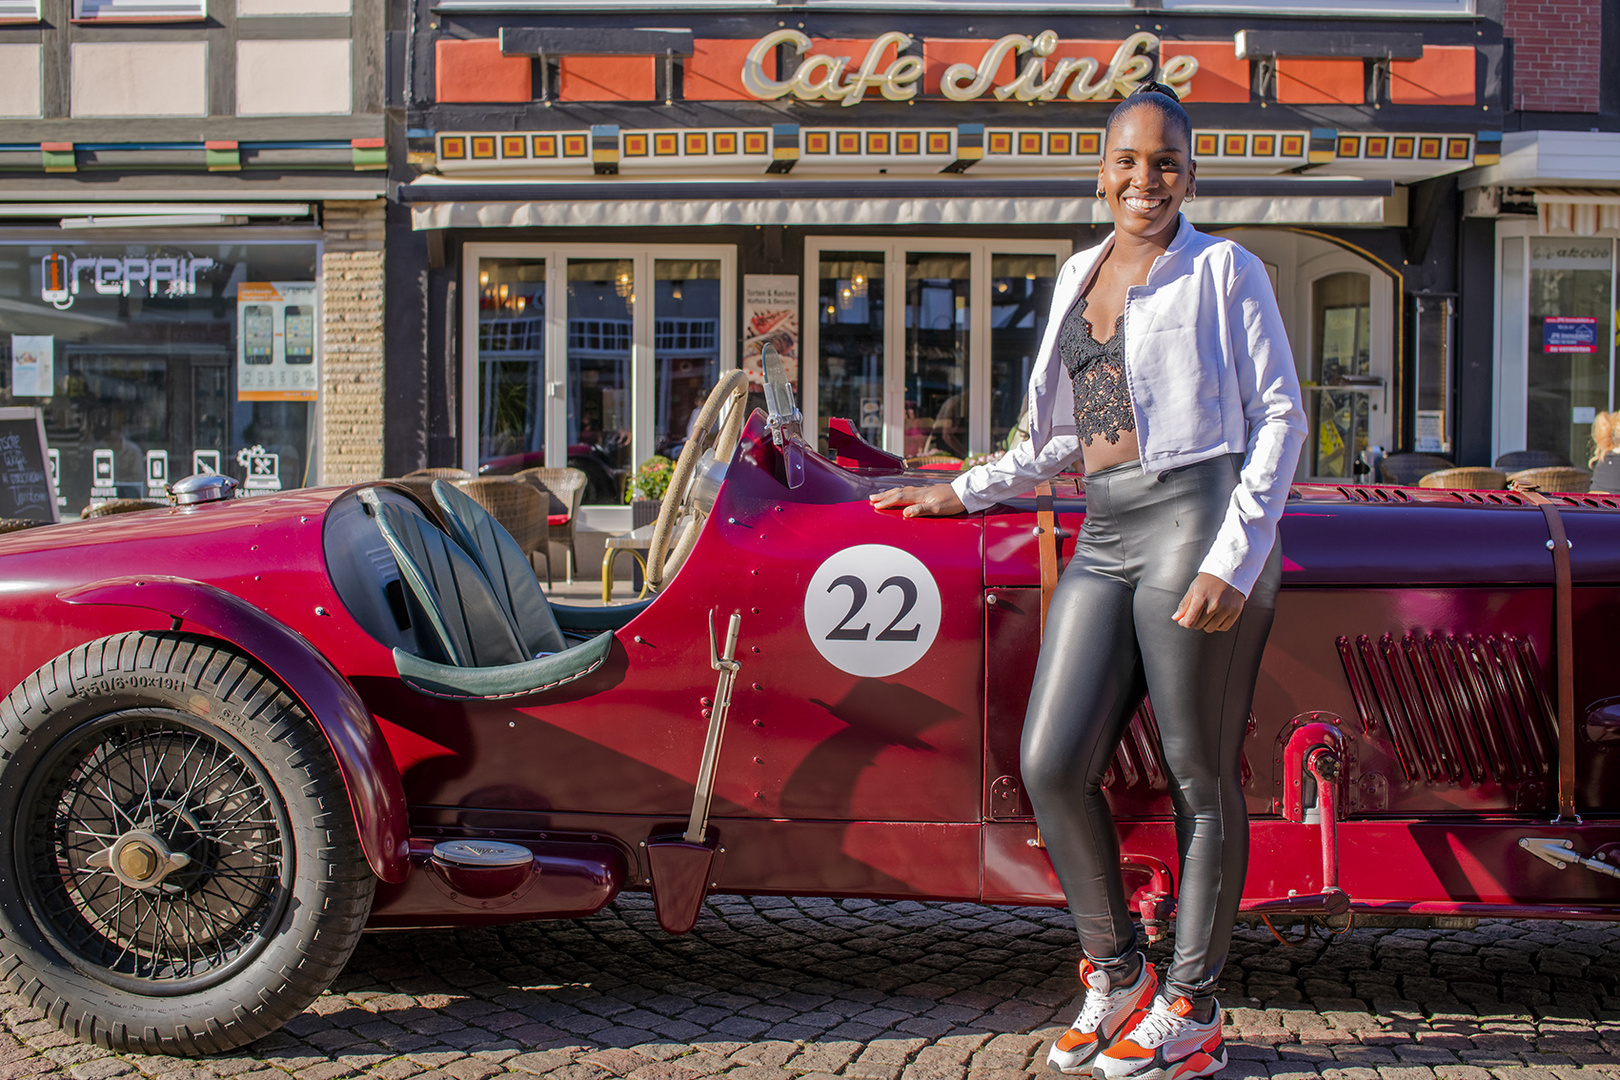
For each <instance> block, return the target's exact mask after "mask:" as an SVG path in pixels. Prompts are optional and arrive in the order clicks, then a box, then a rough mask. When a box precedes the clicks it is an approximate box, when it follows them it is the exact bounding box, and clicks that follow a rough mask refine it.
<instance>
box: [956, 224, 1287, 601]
mask: <svg viewBox="0 0 1620 1080" xmlns="http://www.w3.org/2000/svg"><path fill="white" fill-rule="evenodd" d="M1113 242H1114V238H1113V236H1112V235H1110V236H1109V237H1108V239H1107V240H1104V241H1103V242H1102V243H1101V244H1099V245H1097V246H1096V247H1092V248H1088V249H1086V250H1085V251H1082V252H1079V253H1078V254H1076V255H1074V256H1073V257H1072V258H1070V259H1069V261H1068V262H1066V263H1064V264H1063V269H1062V270H1061V271H1060V272H1059V273H1058V278H1057V282H1056V284H1055V286H1054V287H1053V290H1052V310H1051V315H1050V317H1049V318H1048V319H1047V323H1046V334H1045V337H1044V338H1043V339H1042V341H1041V349H1040V353H1039V354H1038V355H1037V357H1036V360H1035V366H1034V370H1033V371H1032V372H1031V373H1030V379H1029V401H1028V405H1029V439H1028V440H1027V441H1025V442H1023V443H1020V444H1019V445H1018V446H1017V447H1015V448H1013V449H1012V450H1011V451H1009V452H1008V453H1006V454H1005V455H1003V456H1002V457H1001V459H1000V460H998V461H995V462H992V463H991V464H988V465H980V466H978V467H976V468H973V469H970V470H968V471H967V472H965V473H963V474H962V475H961V476H960V477H958V478H957V479H956V480H955V481H954V482H953V483H952V485H951V486H952V487H953V488H954V489H955V491H956V494H957V496H958V497H959V498H960V499H961V500H962V503H963V505H964V506H966V507H967V508H968V510H969V511H977V510H982V509H984V508H985V507H987V506H991V505H993V504H994V503H996V502H998V501H999V500H1001V499H1003V498H1007V497H1009V496H1012V495H1018V494H1021V493H1023V492H1026V491H1028V490H1029V489H1030V488H1032V487H1033V486H1034V485H1035V484H1036V483H1038V482H1039V481H1041V480H1045V479H1048V478H1050V477H1052V476H1055V475H1056V474H1058V473H1059V472H1061V471H1063V468H1064V467H1065V466H1066V465H1068V464H1069V463H1070V462H1071V461H1073V460H1075V459H1076V458H1077V457H1079V455H1080V440H1079V439H1078V438H1077V437H1076V436H1075V429H1074V387H1073V384H1072V382H1071V381H1070V379H1069V374H1068V372H1067V370H1065V368H1064V366H1063V361H1062V360H1061V359H1060V358H1059V356H1058V349H1057V341H1058V333H1059V331H1060V330H1061V329H1062V326H1063V320H1064V318H1065V317H1066V316H1067V314H1068V311H1069V308H1070V307H1072V306H1073V304H1074V302H1075V300H1077V299H1078V298H1079V296H1080V294H1081V292H1082V291H1083V290H1084V289H1085V287H1086V285H1087V283H1088V282H1090V280H1091V277H1092V274H1093V273H1094V272H1095V270H1096V267H1097V265H1098V264H1099V263H1100V262H1101V261H1102V257H1103V255H1104V254H1105V253H1106V252H1107V251H1108V249H1109V246H1110V245H1111V244H1112V243H1113ZM1124 333H1125V381H1126V385H1127V386H1128V387H1129V389H1130V395H1131V410H1132V412H1133V413H1134V414H1135V416H1136V437H1137V441H1138V442H1139V443H1140V445H1141V454H1142V471H1143V472H1144V473H1145V474H1147V475H1149V476H1157V475H1158V474H1159V473H1161V472H1164V471H1166V470H1169V469H1174V468H1177V467H1178V466H1182V465H1191V464H1194V463H1195V462H1199V461H1204V460H1206V459H1208V458H1213V457H1218V456H1220V455H1222V454H1242V455H1243V471H1242V477H1241V480H1240V481H1239V484H1238V486H1237V488H1236V489H1234V490H1233V492H1232V500H1231V503H1230V504H1229V505H1228V507H1227V511H1226V517H1225V519H1224V520H1223V521H1222V523H1221V527H1220V530H1219V531H1218V532H1217V533H1216V537H1215V543H1214V545H1213V546H1212V547H1211V548H1210V550H1209V553H1208V554H1207V555H1206V556H1204V561H1203V563H1202V564H1201V565H1200V566H1199V570H1200V572H1204V573H1210V574H1214V575H1215V576H1216V577H1219V578H1221V579H1222V580H1223V581H1226V582H1228V583H1230V584H1231V585H1233V586H1234V587H1236V588H1237V589H1238V591H1240V592H1241V593H1243V595H1244V596H1248V595H1249V591H1250V590H1251V589H1252V588H1253V587H1254V583H1255V580H1256V578H1258V577H1259V575H1260V570H1261V568H1262V567H1263V566H1264V565H1265V562H1266V558H1267V557H1268V556H1269V555H1270V554H1271V548H1272V545H1273V543H1274V542H1275V540H1276V534H1277V519H1278V518H1280V517H1281V516H1282V511H1283V506H1284V504H1285V503H1286V502H1287V500H1288V485H1289V482H1290V481H1291V480H1292V479H1293V477H1294V466H1295V465H1296V463H1297V462H1298V461H1299V453H1300V448H1301V445H1302V444H1303V443H1304V440H1305V430H1306V428H1305V411H1304V409H1303V408H1302V407H1301V405H1300V393H1299V377H1298V375H1297V374H1296V373H1295V371H1294V356H1293V352H1292V351H1291V350H1290V349H1289V347H1288V336H1287V334H1286V332H1285V331H1284V330H1283V323H1282V316H1281V314H1280V313H1279V312H1278V310H1277V300H1276V297H1275V296H1274V295H1273V294H1272V290H1271V281H1270V279H1269V278H1268V277H1267V276H1266V268H1265V265H1264V264H1262V263H1261V262H1260V260H1259V259H1257V258H1255V256H1253V255H1251V254H1250V253H1249V252H1247V251H1245V250H1244V249H1243V248H1241V247H1239V246H1238V245H1237V244H1235V243H1233V242H1232V241H1230V240H1222V239H1219V238H1217V237H1212V236H1206V235H1204V234H1203V233H1200V232H1199V231H1198V230H1197V229H1195V228H1193V226H1192V223H1191V222H1189V221H1188V220H1187V219H1186V217H1182V218H1181V219H1180V225H1179V227H1178V229H1177V230H1176V238H1175V239H1174V240H1173V241H1171V243H1170V247H1169V249H1168V250H1166V251H1165V253H1164V254H1163V255H1161V256H1159V257H1158V258H1157V259H1155V260H1154V262H1153V266H1152V268H1151V269H1150V270H1149V271H1148V276H1147V283H1146V284H1145V285H1137V286H1133V287H1132V288H1131V289H1129V290H1128V291H1127V292H1126V294H1125V329H1124Z"/></svg>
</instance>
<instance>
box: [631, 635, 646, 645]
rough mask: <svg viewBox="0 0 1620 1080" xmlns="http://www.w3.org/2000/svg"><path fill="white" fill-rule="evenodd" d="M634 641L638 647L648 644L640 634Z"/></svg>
mask: <svg viewBox="0 0 1620 1080" xmlns="http://www.w3.org/2000/svg"><path fill="white" fill-rule="evenodd" d="M632 640H634V641H635V643H636V644H637V645H645V644H646V642H645V641H643V640H641V635H640V634H637V635H636V636H635V638H633V639H632Z"/></svg>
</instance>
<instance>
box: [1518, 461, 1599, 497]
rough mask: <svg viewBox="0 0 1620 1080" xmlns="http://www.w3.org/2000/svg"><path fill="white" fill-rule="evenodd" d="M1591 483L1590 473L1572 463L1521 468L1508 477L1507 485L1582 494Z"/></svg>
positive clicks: (1520, 488)
mask: <svg viewBox="0 0 1620 1080" xmlns="http://www.w3.org/2000/svg"><path fill="white" fill-rule="evenodd" d="M1591 484H1592V474H1591V473H1589V472H1587V471H1586V470H1585V469H1577V468H1575V467H1574V466H1573V465H1570V466H1563V467H1554V468H1550V469H1521V470H1520V471H1518V472H1516V473H1513V474H1512V475H1511V476H1509V477H1508V487H1510V488H1513V489H1515V490H1523V489H1525V488H1535V489H1536V490H1537V491H1559V492H1572V493H1574V494H1577V495H1584V494H1585V493H1586V489H1587V488H1588V487H1590V486H1591Z"/></svg>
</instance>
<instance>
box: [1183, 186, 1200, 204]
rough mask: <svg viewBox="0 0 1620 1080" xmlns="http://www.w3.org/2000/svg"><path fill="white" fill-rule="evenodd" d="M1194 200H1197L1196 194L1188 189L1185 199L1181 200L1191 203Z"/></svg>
mask: <svg viewBox="0 0 1620 1080" xmlns="http://www.w3.org/2000/svg"><path fill="white" fill-rule="evenodd" d="M1196 198H1198V192H1197V191H1194V190H1192V189H1190V188H1189V189H1188V191H1187V197H1186V198H1185V199H1183V200H1182V202H1192V201H1193V200H1194V199H1196Z"/></svg>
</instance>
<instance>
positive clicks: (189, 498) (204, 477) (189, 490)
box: [169, 473, 236, 506]
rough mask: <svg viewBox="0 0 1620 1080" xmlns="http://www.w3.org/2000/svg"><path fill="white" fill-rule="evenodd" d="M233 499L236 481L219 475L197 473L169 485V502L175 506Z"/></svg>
mask: <svg viewBox="0 0 1620 1080" xmlns="http://www.w3.org/2000/svg"><path fill="white" fill-rule="evenodd" d="M235 497H236V481H235V480H233V479H231V478H230V477H229V476H224V475H222V474H220V473H197V474H196V475H194V476H188V477H186V478H185V479H183V480H176V481H175V482H174V483H172V484H170V485H169V501H170V502H171V503H173V504H174V505H175V506H196V505H197V504H199V503H211V502H222V501H224V500H226V499H232V498H235Z"/></svg>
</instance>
